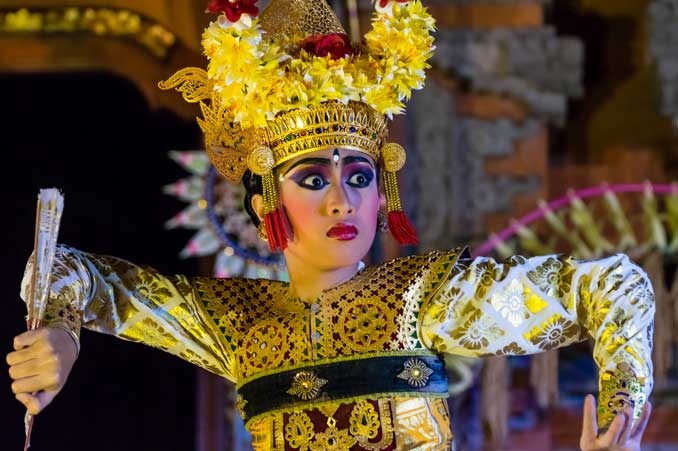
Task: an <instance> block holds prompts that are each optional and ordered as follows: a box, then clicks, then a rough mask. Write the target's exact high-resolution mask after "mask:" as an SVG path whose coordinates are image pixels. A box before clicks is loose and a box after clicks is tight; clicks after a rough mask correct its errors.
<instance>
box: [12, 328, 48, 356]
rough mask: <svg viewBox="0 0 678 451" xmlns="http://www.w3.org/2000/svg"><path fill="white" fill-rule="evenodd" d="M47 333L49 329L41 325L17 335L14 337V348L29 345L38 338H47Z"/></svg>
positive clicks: (17, 348)
mask: <svg viewBox="0 0 678 451" xmlns="http://www.w3.org/2000/svg"><path fill="white" fill-rule="evenodd" d="M48 334H49V330H48V329H47V328H46V327H42V328H40V329H35V330H29V331H28V332H24V333H22V334H20V335H17V336H16V337H14V350H16V351H18V350H19V349H23V348H25V347H27V346H30V345H32V344H33V343H35V342H36V341H38V340H40V339H44V338H47V335H48Z"/></svg>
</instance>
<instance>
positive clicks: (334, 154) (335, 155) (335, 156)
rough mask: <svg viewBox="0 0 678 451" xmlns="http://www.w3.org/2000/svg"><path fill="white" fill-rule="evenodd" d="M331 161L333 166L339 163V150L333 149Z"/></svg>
mask: <svg viewBox="0 0 678 451" xmlns="http://www.w3.org/2000/svg"><path fill="white" fill-rule="evenodd" d="M332 161H334V163H335V164H337V163H339V149H334V152H332Z"/></svg>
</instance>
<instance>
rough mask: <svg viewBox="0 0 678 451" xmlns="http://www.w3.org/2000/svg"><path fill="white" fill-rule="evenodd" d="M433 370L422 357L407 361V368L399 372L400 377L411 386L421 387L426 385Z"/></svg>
mask: <svg viewBox="0 0 678 451" xmlns="http://www.w3.org/2000/svg"><path fill="white" fill-rule="evenodd" d="M431 374H433V370H432V369H431V368H429V367H428V366H426V363H424V362H423V361H422V360H420V359H416V358H411V359H408V360H407V361H406V362H405V369H404V370H403V371H402V372H401V373H400V374H398V378H400V379H404V380H406V381H407V383H408V384H409V385H410V386H411V387H417V388H421V387H424V386H426V384H427V383H428V379H429V377H430V376H431Z"/></svg>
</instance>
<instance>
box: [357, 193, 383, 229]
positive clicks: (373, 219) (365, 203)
mask: <svg viewBox="0 0 678 451" xmlns="http://www.w3.org/2000/svg"><path fill="white" fill-rule="evenodd" d="M379 206H380V199H379V191H378V190H377V188H376V187H375V188H374V189H370V190H368V191H367V192H366V193H365V194H364V195H363V196H362V205H361V208H360V215H361V216H362V219H363V221H365V223H367V224H375V225H376V223H377V213H379Z"/></svg>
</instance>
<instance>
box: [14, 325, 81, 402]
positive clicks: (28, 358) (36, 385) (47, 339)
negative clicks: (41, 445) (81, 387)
mask: <svg viewBox="0 0 678 451" xmlns="http://www.w3.org/2000/svg"><path fill="white" fill-rule="evenodd" d="M14 349H15V351H14V352H10V353H9V354H7V363H8V364H9V375H10V377H11V378H12V379H13V380H14V382H13V383H12V391H13V392H14V395H15V397H16V399H17V400H19V402H21V403H22V404H23V405H24V406H26V409H27V410H28V412H29V413H30V414H32V415H37V414H38V413H40V412H41V411H42V410H43V409H44V408H45V407H47V405H48V404H49V403H51V402H52V400H53V399H54V397H55V396H56V395H57V394H58V393H59V392H60V391H61V389H62V388H63V387H64V384H65V383H66V379H68V375H69V373H70V372H71V368H73V364H74V363H75V360H76V359H77V357H78V349H77V346H76V344H75V342H74V341H73V338H71V336H70V334H69V333H68V332H67V331H65V330H64V329H60V328H56V327H55V328H50V327H42V328H40V329H36V330H31V331H28V332H24V333H23V334H21V335H18V336H17V337H15V338H14Z"/></svg>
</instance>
